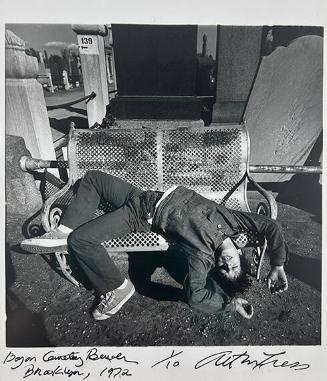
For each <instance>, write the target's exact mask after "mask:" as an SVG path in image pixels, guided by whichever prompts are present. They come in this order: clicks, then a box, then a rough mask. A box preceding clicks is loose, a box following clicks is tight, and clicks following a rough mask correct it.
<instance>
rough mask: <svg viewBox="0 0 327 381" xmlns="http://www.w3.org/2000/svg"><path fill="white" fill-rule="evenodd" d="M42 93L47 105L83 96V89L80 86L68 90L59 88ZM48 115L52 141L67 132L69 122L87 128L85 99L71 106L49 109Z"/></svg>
mask: <svg viewBox="0 0 327 381" xmlns="http://www.w3.org/2000/svg"><path fill="white" fill-rule="evenodd" d="M44 95H45V101H46V105H47V106H54V105H61V104H64V103H68V102H71V101H74V100H77V99H80V98H83V97H84V96H85V95H84V89H83V88H81V87H80V88H73V89H70V90H68V91H66V90H59V91H56V92H55V93H49V92H45V93H44ZM48 115H49V122H50V127H51V131H52V137H53V140H54V141H57V140H58V139H60V138H61V137H62V136H64V135H66V134H68V132H69V124H70V122H74V123H75V125H76V128H88V123H87V113H86V103H85V101H82V102H79V103H76V104H75V105H73V106H66V107H64V108H58V109H55V110H49V111H48Z"/></svg>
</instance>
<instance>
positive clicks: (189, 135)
mask: <svg viewBox="0 0 327 381" xmlns="http://www.w3.org/2000/svg"><path fill="white" fill-rule="evenodd" d="M242 143H243V141H242V133H241V130H240V129H239V128H231V129H222V130H220V129H210V128H206V129H201V130H200V129H197V130H194V129H179V130H167V131H165V132H164V138H163V147H162V150H163V163H162V170H163V182H164V188H165V189H168V188H169V187H171V186H172V185H174V184H180V185H184V186H186V187H188V188H191V189H193V190H195V191H198V192H200V193H201V192H217V191H223V192H228V191H229V190H230V189H231V188H232V187H233V186H234V185H235V184H237V182H238V181H239V180H240V179H241V178H242V176H243V175H244V173H245V169H246V167H245V165H243V166H242V165H241V164H242V157H243V151H242V149H243V147H244V144H242ZM243 164H244V163H243Z"/></svg>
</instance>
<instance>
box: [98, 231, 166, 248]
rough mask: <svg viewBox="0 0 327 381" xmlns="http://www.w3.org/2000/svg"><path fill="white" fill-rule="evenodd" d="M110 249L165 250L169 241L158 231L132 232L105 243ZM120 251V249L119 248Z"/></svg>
mask: <svg viewBox="0 0 327 381" xmlns="http://www.w3.org/2000/svg"><path fill="white" fill-rule="evenodd" d="M103 245H104V246H105V247H106V248H107V249H109V250H110V251H117V249H119V248H120V250H121V251H140V250H141V251H146V250H158V249H160V250H165V249H167V248H168V243H167V242H166V241H165V240H164V239H163V238H162V237H161V236H160V235H158V234H156V233H152V232H150V233H131V234H127V235H125V236H124V237H119V238H115V239H112V240H110V241H107V242H104V244H103ZM118 251H119V250H118Z"/></svg>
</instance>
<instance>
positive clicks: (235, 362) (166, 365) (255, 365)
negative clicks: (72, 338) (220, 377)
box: [3, 348, 310, 380]
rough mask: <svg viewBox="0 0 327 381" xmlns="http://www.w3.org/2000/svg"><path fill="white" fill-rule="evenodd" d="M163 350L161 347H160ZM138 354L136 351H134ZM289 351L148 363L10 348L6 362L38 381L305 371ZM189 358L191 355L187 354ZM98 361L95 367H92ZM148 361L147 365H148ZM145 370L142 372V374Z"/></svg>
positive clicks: (176, 354)
mask: <svg viewBox="0 0 327 381" xmlns="http://www.w3.org/2000/svg"><path fill="white" fill-rule="evenodd" d="M161 352H162V350H161ZM135 353H136V354H137V350H135ZM286 355H287V353H286V351H280V352H273V351H269V352H262V353H261V354H260V355H259V356H257V357H254V356H253V355H251V354H250V353H249V352H248V351H247V350H244V351H240V352H236V351H232V350H224V351H219V352H215V353H212V354H210V355H207V356H205V357H203V358H201V359H200V360H198V361H195V362H194V363H191V364H190V363H189V360H188V363H187V362H186V361H185V359H184V361H183V356H184V351H177V350H175V349H173V350H171V351H169V352H166V355H164V356H160V357H159V358H157V359H155V362H153V363H150V365H149V363H148V362H145V359H144V363H143V364H142V362H140V361H138V360H136V359H135V358H133V359H131V358H129V357H128V356H127V355H125V354H123V353H122V352H117V353H108V352H105V350H100V349H98V348H91V349H88V350H85V351H83V350H79V351H72V350H70V351H67V352H62V351H59V350H55V349H52V350H47V351H46V352H45V353H44V354H41V355H40V356H36V355H34V356H23V355H20V354H16V353H14V352H13V351H9V352H8V353H7V354H6V356H5V358H4V360H3V365H5V366H7V367H8V368H9V369H10V370H11V371H14V372H19V371H20V374H21V379H29V378H30V379H31V380H36V379H38V378H40V377H41V378H42V377H44V376H50V377H51V378H53V377H54V376H58V375H61V376H64V377H66V378H72V379H73V378H74V379H80V380H86V379H87V378H90V379H91V378H92V380H93V379H96V380H98V379H99V378H104V379H121V378H126V377H132V376H133V375H134V374H135V372H136V370H139V372H141V374H143V373H145V372H146V371H147V372H148V371H150V370H151V369H153V368H158V369H163V370H164V371H165V372H166V371H167V372H169V370H172V369H174V368H178V367H183V369H185V370H187V367H188V368H189V369H188V370H190V368H191V369H193V371H194V372H197V373H198V372H200V371H201V369H203V368H208V367H210V366H211V367H213V368H214V369H216V368H219V367H220V368H224V369H227V370H230V371H232V369H233V368H235V367H239V366H246V367H247V368H249V369H250V370H252V371H254V370H260V369H262V368H268V367H269V368H270V369H275V368H279V369H282V368H283V369H285V368H287V369H289V370H292V371H301V370H302V371H303V370H307V369H309V368H310V365H309V364H307V363H300V362H299V361H289V360H288V359H286ZM186 358H187V359H189V357H188V356H187V357H186ZM95 362H96V366H95V367H94V366H91V364H94V363H95ZM145 364H147V365H145ZM142 372H143V373H142Z"/></svg>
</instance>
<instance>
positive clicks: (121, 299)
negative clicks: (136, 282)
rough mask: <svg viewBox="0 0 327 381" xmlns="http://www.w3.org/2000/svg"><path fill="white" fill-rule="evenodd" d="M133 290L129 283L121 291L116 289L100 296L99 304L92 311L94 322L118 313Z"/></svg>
mask: <svg viewBox="0 0 327 381" xmlns="http://www.w3.org/2000/svg"><path fill="white" fill-rule="evenodd" d="M134 292H135V288H134V286H133V284H132V282H131V281H129V280H127V284H126V286H125V287H124V288H123V289H119V288H116V289H115V290H113V291H109V292H107V293H106V295H102V296H101V299H102V300H101V302H100V304H98V305H97V307H96V308H95V309H94V311H93V313H92V315H93V318H94V319H95V320H105V319H108V318H109V317H111V316H112V315H114V314H115V313H116V312H118V311H119V310H120V309H121V308H122V306H123V305H124V304H125V303H126V302H127V300H128V299H129V298H130V297H131V296H132V295H133V294H134Z"/></svg>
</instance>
